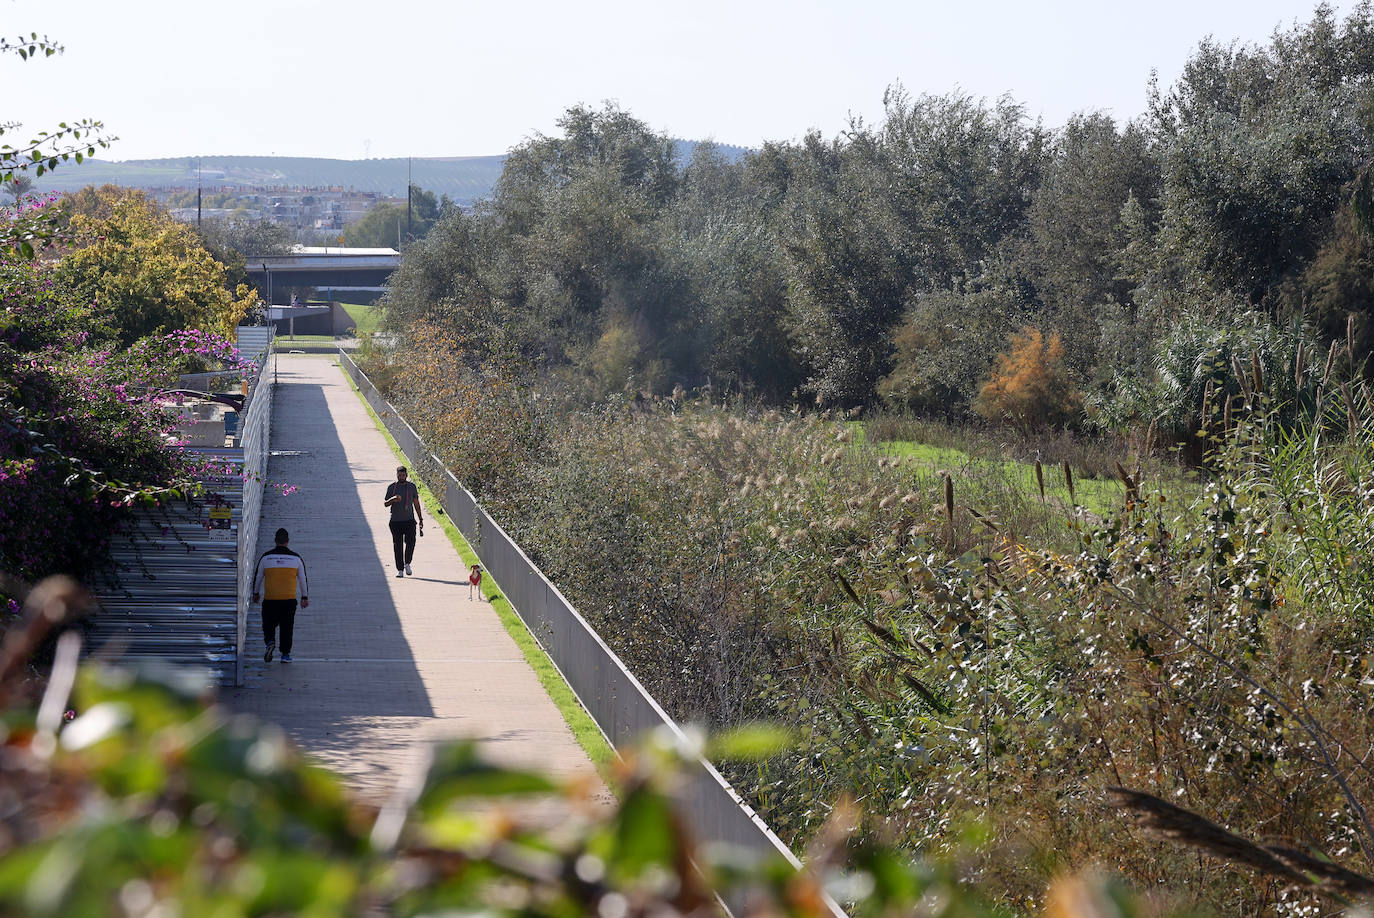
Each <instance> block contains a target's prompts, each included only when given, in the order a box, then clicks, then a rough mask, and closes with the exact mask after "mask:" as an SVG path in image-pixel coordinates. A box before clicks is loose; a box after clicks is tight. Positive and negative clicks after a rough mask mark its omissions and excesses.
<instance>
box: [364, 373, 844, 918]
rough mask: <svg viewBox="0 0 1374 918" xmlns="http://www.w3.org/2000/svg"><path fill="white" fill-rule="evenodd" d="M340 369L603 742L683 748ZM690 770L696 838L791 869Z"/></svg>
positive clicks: (393, 419) (601, 644) (755, 822)
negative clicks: (646, 736)
mask: <svg viewBox="0 0 1374 918" xmlns="http://www.w3.org/2000/svg"><path fill="white" fill-rule="evenodd" d="M339 364H340V366H342V367H343V369H344V372H346V373H347V374H348V375H349V377H350V378H352V380H353V382H354V384H355V385H357V387H358V390H359V391H360V392H361V393H362V394H363V398H364V399H365V400H366V401H367V403H368V404H369V405H371V406H372V410H373V411H375V412H376V413H377V416H378V417H379V418H381V419H382V423H383V424H384V425H385V426H386V429H387V431H388V432H389V433H390V434H391V436H392V437H393V438H394V439H395V440H396V443H397V444H398V445H399V446H400V448H401V451H402V452H403V453H405V455H406V457H407V458H408V459H409V460H410V463H411V465H412V466H413V467H414V468H415V470H416V472H417V473H419V475H420V477H421V478H422V479H423V480H425V481H426V482H428V483H429V484H430V486H431V490H433V491H434V495H435V497H437V498H438V499H439V501H440V503H441V504H442V505H443V507H444V512H445V513H446V514H448V516H449V518H450V519H451V520H453V522H454V525H456V526H457V527H458V529H459V531H461V532H462V533H463V536H464V537H465V538H466V539H467V540H468V544H469V545H471V546H472V549H473V551H475V552H476V553H477V556H478V557H479V558H481V560H482V566H483V567H485V568H486V570H487V573H489V574H490V575H491V577H492V579H493V580H495V581H496V583H497V584H498V585H499V586H500V588H501V590H502V592H503V593H504V595H505V596H506V598H507V599H508V600H510V604H511V606H512V607H514V609H515V612H516V614H517V615H519V616H520V618H521V620H522V621H524V623H525V626H526V627H527V628H529V630H530V634H532V635H533V636H534V638H535V640H536V641H538V642H539V644H540V646H542V647H543V649H544V652H545V653H546V654H548V656H549V658H550V659H551V660H552V661H553V664H554V666H556V667H557V668H558V670H559V672H560V673H562V675H563V679H564V681H566V682H567V683H568V686H569V687H570V688H571V689H572V690H573V692H574V693H575V694H576V695H577V698H578V700H579V701H580V702H581V703H582V706H583V707H584V708H586V709H587V712H588V713H589V714H591V716H592V719H593V720H594V721H596V723H597V726H599V727H600V728H601V732H602V733H604V734H605V735H606V738H607V739H608V740H609V741H610V743H611V745H612V746H613V747H615V748H616V749H624V748H627V747H628V746H630V745H632V744H633V743H634V742H635V741H636V739H637V738H638V737H639V736H640V735H641V734H643V733H644V732H645V731H649V730H657V729H666V730H668V731H670V732H671V733H672V734H674V735H675V736H676V737H677V738H678V739H679V740H682V741H684V742H685V737H684V736H683V732H682V728H681V727H679V726H678V725H677V724H676V723H675V722H674V721H673V719H672V718H671V717H669V716H668V715H667V714H666V713H665V712H664V710H663V709H662V708H661V707H660V706H659V704H658V702H656V701H655V700H654V699H653V698H652V697H651V696H650V695H649V693H648V692H647V691H645V690H644V687H643V686H642V685H640V683H639V680H638V679H636V678H635V677H634V675H633V674H632V673H631V672H630V671H629V670H628V669H627V668H626V667H625V664H624V663H622V662H621V660H620V658H619V657H617V656H616V654H615V652H614V651H612V650H611V649H610V648H609V647H608V646H606V642H605V641H603V640H602V639H601V636H600V635H598V634H597V633H596V631H595V630H593V628H592V627H591V625H590V624H588V623H587V620H586V619H584V618H583V617H582V616H581V615H579V614H578V612H577V610H576V609H574V608H573V607H572V604H571V603H570V602H568V600H567V599H565V598H564V596H563V594H562V593H560V592H559V591H558V588H557V587H556V586H554V585H553V584H552V583H550V582H549V580H548V578H546V577H545V576H544V575H543V573H542V572H540V570H539V568H537V567H535V565H534V563H533V562H532V561H530V559H529V558H528V557H527V556H526V555H525V552H524V551H523V550H521V548H520V546H519V545H517V544H516V543H515V542H514V540H512V539H511V538H510V536H508V535H506V532H505V530H503V529H502V528H501V526H500V524H498V523H497V522H496V521H495V520H493V519H492V518H491V517H490V516H489V515H488V514H487V512H486V511H485V510H483V509H482V507H481V505H480V504H478V503H477V500H476V499H475V498H474V497H473V496H472V494H471V493H470V492H469V491H468V490H467V489H466V488H464V487H463V485H462V484H461V483H460V482H459V481H458V479H457V478H455V477H454V476H453V473H452V472H450V471H448V469H447V468H445V467H444V465H443V463H442V462H440V460H439V459H438V457H436V456H435V455H434V454H433V452H431V451H430V449H429V448H428V447H427V446H426V445H425V442H424V440H422V439H421V438H420V436H419V435H418V434H417V433H415V431H414V430H412V429H411V427H410V425H409V424H407V423H406V421H405V419H404V418H403V417H401V415H400V413H399V412H398V411H396V409H395V408H394V407H392V405H391V404H390V403H389V402H387V401H386V399H384V398H383V397H382V395H381V393H379V392H378V391H377V388H376V387H375V386H374V385H373V384H372V381H371V380H369V379H368V378H367V376H366V374H364V373H363V372H362V371H361V370H360V369H358V366H357V364H355V363H354V362H353V360H352V359H351V358H350V357H349V356H348V355H347V354H345V353H344V352H343V351H342V350H341V351H340V352H339ZM436 483H438V484H439V486H438V487H435V484H436ZM694 764H695V767H694V768H692V769H691V773H690V775H689V780H688V783H687V786H686V787H684V788H683V790H682V802H683V805H684V810H685V815H686V816H687V817H688V818H689V819H690V821H691V824H692V830H693V831H694V832H695V834H696V836H697V838H699V839H701V840H702V841H705V842H726V843H729V844H733V845H739V846H741V847H743V848H747V849H750V850H752V851H755V852H758V853H761V854H768V855H780V856H782V857H784V858H786V859H787V860H788V861H789V862H790V863H791V864H792V865H793V866H796V867H800V866H801V862H800V861H798V860H797V858H796V856H795V855H793V854H792V852H791V851H790V850H789V849H788V847H787V846H786V845H784V844H783V843H782V840H781V839H779V838H778V837H777V835H775V834H774V833H773V831H772V830H771V829H769V828H768V826H767V824H765V823H764V821H763V820H762V819H761V818H759V816H758V814H757V813H755V812H754V810H753V809H752V808H751V807H750V806H749V805H748V804H747V803H745V802H744V800H743V799H742V798H741V797H740V796H739V794H737V793H735V790H734V788H732V787H731V786H730V784H729V782H727V781H726V780H725V778H724V777H722V776H721V774H720V772H718V771H717V770H716V769H715V767H714V766H713V765H711V763H710V762H708V761H706V760H705V759H700V758H699V759H697V760H696V762H695V763H694ZM841 914H842V913H841Z"/></svg>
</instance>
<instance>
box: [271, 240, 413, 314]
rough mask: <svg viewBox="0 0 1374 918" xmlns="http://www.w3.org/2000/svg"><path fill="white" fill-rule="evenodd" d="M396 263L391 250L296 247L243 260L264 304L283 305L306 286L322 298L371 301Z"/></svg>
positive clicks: (395, 254)
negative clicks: (289, 250)
mask: <svg viewBox="0 0 1374 918" xmlns="http://www.w3.org/2000/svg"><path fill="white" fill-rule="evenodd" d="M400 263H401V254H400V253H399V252H397V251H396V250H395V249H348V248H340V247H337V246H300V245H298V246H296V247H295V248H294V249H293V250H292V251H291V253H290V254H287V255H248V256H245V257H244V267H246V268H247V269H248V276H249V279H250V280H252V281H253V283H254V285H255V286H256V287H257V288H258V293H259V294H260V295H261V296H262V298H263V299H264V300H265V301H266V302H267V303H268V305H273V304H275V303H278V302H285V301H287V300H289V299H290V296H291V294H292V293H293V292H297V291H299V290H302V289H304V288H306V287H310V288H314V289H315V290H317V291H319V294H320V298H322V299H328V300H340V299H343V300H352V299H355V298H356V299H358V300H364V301H366V300H373V299H376V298H377V297H378V296H380V295H381V294H382V293H383V292H385V291H386V283H387V278H388V277H390V276H391V272H392V271H394V270H396V266H397V265H399V264H400ZM340 294H349V295H350V296H341V295H340ZM301 299H305V297H301Z"/></svg>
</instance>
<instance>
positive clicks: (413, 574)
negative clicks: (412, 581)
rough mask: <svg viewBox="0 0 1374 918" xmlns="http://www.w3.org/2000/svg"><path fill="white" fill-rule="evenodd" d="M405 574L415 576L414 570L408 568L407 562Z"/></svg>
mask: <svg viewBox="0 0 1374 918" xmlns="http://www.w3.org/2000/svg"><path fill="white" fill-rule="evenodd" d="M406 576H407V577H414V576H415V572H414V571H412V570H411V569H410V565H409V564H407V565H406Z"/></svg>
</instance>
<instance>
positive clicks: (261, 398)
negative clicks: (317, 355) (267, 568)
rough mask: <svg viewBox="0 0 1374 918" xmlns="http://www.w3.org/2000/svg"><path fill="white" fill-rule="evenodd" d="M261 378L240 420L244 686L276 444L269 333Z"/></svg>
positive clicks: (239, 653) (239, 661)
mask: <svg viewBox="0 0 1374 918" xmlns="http://www.w3.org/2000/svg"><path fill="white" fill-rule="evenodd" d="M261 353H262V358H261V365H260V366H259V368H258V377H257V379H255V380H252V381H251V382H250V384H249V388H248V400H247V404H245V405H244V409H243V415H242V419H241V420H240V422H239V444H240V446H241V448H242V449H243V514H242V517H241V518H240V520H239V531H238V632H237V636H236V643H235V662H234V684H235V685H243V644H244V640H245V638H246V636H247V634H248V612H249V606H250V603H249V599H250V597H251V595H252V592H253V573H254V571H253V561H254V559H255V558H256V557H257V551H258V525H259V523H260V522H261V519H262V491H263V486H264V485H265V484H266V480H267V457H268V455H269V454H270V453H271V446H272V443H271V441H272V385H273V384H272V379H273V377H274V376H275V374H276V361H277V353H276V348H275V347H274V346H273V343H272V339H271V336H270V333H269V336H268V339H267V344H266V346H265V348H264V350H263V351H262V352H261Z"/></svg>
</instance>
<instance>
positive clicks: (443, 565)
mask: <svg viewBox="0 0 1374 918" xmlns="http://www.w3.org/2000/svg"><path fill="white" fill-rule="evenodd" d="M277 375H278V381H279V383H280V384H279V385H278V387H277V390H276V397H275V402H274V405H273V414H272V450H273V456H272V459H271V461H270V463H269V465H268V477H269V480H270V481H271V482H274V483H286V484H291V485H296V486H297V487H298V488H299V489H300V490H299V491H297V492H295V493H294V494H290V495H287V496H285V497H283V496H282V494H281V489H280V488H279V487H278V488H275V489H274V488H273V487H272V486H271V485H270V484H269V486H268V489H267V494H266V496H265V497H264V501H263V516H262V525H261V536H260V539H259V545H258V551H259V553H261V552H263V551H265V550H267V549H268V548H270V547H271V544H272V537H273V533H274V532H275V531H276V530H277V527H279V526H284V527H286V529H287V530H289V531H290V533H291V548H292V549H294V550H295V551H297V552H298V553H300V555H301V556H302V557H303V558H304V559H305V563H306V570H307V573H308V576H309V578H310V608H309V609H303V610H300V611H299V612H298V613H297V615H296V634H295V647H294V648H293V651H292V655H293V657H294V660H295V662H293V663H285V664H284V663H281V662H280V654H278V656H277V658H276V659H274V660H273V662H271V663H265V662H263V659H262V655H263V638H262V629H261V624H260V619H259V617H258V614H257V609H256V608H255V609H254V610H253V612H251V613H250V615H249V630H248V639H247V641H246V645H245V651H244V653H245V657H246V661H247V662H246V665H245V687H244V688H241V689H235V690H231V691H230V692H228V693H227V700H228V701H229V703H230V705H231V706H232V707H234V708H235V709H237V710H241V711H246V712H250V713H252V714H256V715H258V716H260V717H262V718H263V719H265V720H267V721H271V722H274V723H277V724H280V725H281V726H282V727H283V728H284V729H285V730H286V731H287V733H288V734H289V735H290V737H291V738H292V740H294V741H295V743H296V744H297V745H298V746H300V747H302V748H303V749H304V750H305V751H306V752H307V753H309V754H310V755H312V756H313V757H314V758H316V759H317V760H319V761H320V762H321V763H322V764H324V765H325V766H326V767H328V768H330V769H332V770H334V771H335V772H337V773H339V774H341V775H343V776H344V778H345V780H346V781H347V782H348V784H350V785H351V786H352V787H354V788H355V789H356V790H358V791H359V792H360V793H361V794H362V795H364V796H365V797H366V798H368V799H371V800H373V801H375V802H381V801H382V800H383V799H384V798H385V797H386V796H387V795H389V793H390V791H391V790H392V789H393V788H394V787H395V786H396V785H397V783H398V782H399V781H400V780H402V779H403V778H406V777H408V776H409V775H410V773H411V772H412V771H413V770H415V769H417V768H418V767H419V765H420V761H421V760H422V759H423V755H422V754H421V752H422V750H423V748H424V746H425V744H427V743H430V742H433V741H435V740H438V739H449V738H454V737H473V738H476V739H478V740H479V741H480V743H481V746H482V747H483V751H484V753H485V754H486V755H488V756H489V757H491V758H492V759H494V760H496V761H500V762H505V763H510V764H513V765H526V766H537V767H538V768H540V769H542V770H543V771H545V772H546V773H551V774H552V775H554V776H555V777H562V778H568V777H573V776H583V775H585V776H587V777H588V778H589V780H594V781H595V780H597V779H596V778H595V769H594V768H593V767H592V765H591V762H590V761H589V760H588V758H587V756H586V754H585V753H584V752H583V751H582V749H581V747H580V746H578V745H577V743H576V741H575V740H574V739H573V737H572V733H571V732H570V731H569V730H568V727H567V724H566V723H565V722H564V720H563V718H562V716H561V715H560V714H559V713H558V709H557V708H556V707H554V704H553V702H552V701H550V700H549V697H548V695H547V694H546V693H545V692H544V689H543V687H542V686H541V685H540V684H539V680H538V679H537V678H536V676H535V674H534V671H533V670H532V669H530V667H529V665H528V664H527V663H526V662H525V660H524V657H523V656H522V655H521V653H520V650H519V648H518V647H516V646H515V643H514V642H513V641H512V640H511V638H510V636H509V635H508V634H507V633H506V632H505V629H504V628H502V626H501V623H500V621H499V620H498V619H497V617H496V613H495V612H494V611H493V610H492V608H491V606H490V605H489V604H487V603H485V602H482V601H481V600H475V601H470V600H469V599H468V598H467V597H468V584H467V568H466V566H465V565H464V564H463V563H462V561H461V559H460V558H459V557H458V553H457V552H456V551H454V549H453V546H452V545H451V544H450V543H449V541H448V539H447V538H446V537H445V536H444V534H443V531H442V530H441V529H440V528H439V525H438V523H436V522H435V521H434V520H433V518H432V517H430V516H429V515H428V514H426V523H427V524H428V525H426V535H425V537H424V538H422V539H420V540H419V542H418V545H417V547H416V550H415V560H414V570H415V576H414V577H406V578H404V579H397V578H396V577H395V573H396V571H395V566H394V562H393V561H392V550H391V535H390V533H389V532H388V530H387V519H388V516H389V511H388V510H387V508H386V507H384V506H383V505H382V499H383V496H384V494H385V491H386V486H387V485H388V484H389V483H390V482H392V481H394V480H395V479H396V474H395V471H396V464H397V462H396V459H395V456H394V454H393V453H392V452H391V449H390V448H389V447H388V446H387V443H386V440H385V439H384V438H383V436H382V434H381V433H380V432H379V431H378V430H377V427H376V425H375V424H374V423H373V422H372V419H371V418H370V417H369V416H368V414H367V411H366V409H365V408H364V407H363V403H362V400H361V399H359V398H358V396H357V395H356V394H355V393H354V391H353V389H352V388H350V386H349V384H348V381H347V380H346V379H345V377H344V375H343V372H342V371H341V370H340V369H339V368H338V367H337V366H335V365H334V362H333V358H330V357H323V356H315V355H309V356H299V355H289V356H288V355H280V356H279V357H278V371H277ZM598 783H599V782H598Z"/></svg>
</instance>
